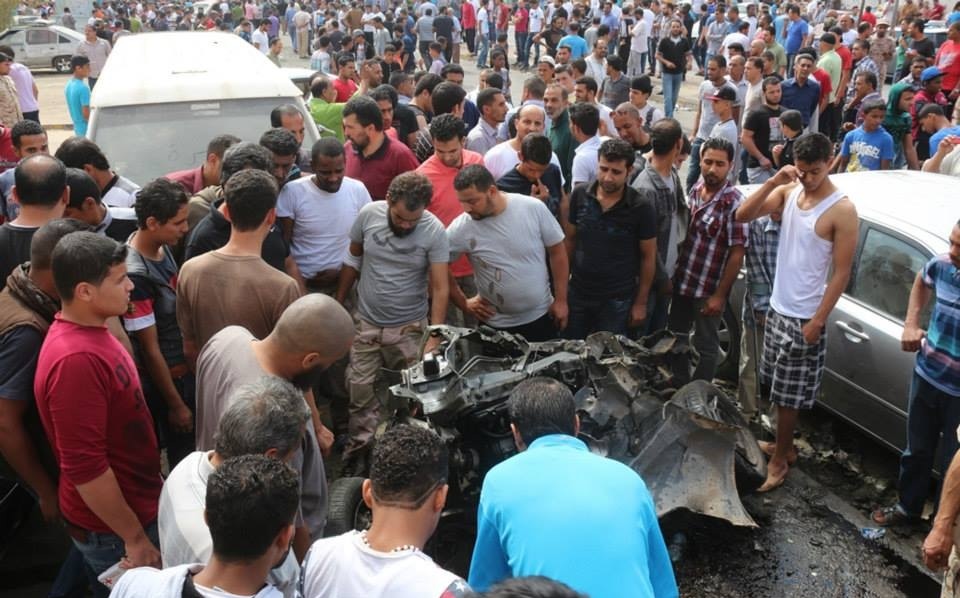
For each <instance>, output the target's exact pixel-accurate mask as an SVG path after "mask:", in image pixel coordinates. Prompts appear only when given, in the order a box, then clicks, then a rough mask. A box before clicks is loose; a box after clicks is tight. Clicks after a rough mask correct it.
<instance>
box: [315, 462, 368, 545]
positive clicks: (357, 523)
mask: <svg viewBox="0 0 960 598" xmlns="http://www.w3.org/2000/svg"><path fill="white" fill-rule="evenodd" d="M372 520H373V514H372V513H371V512H370V508H369V507H367V505H366V503H365V502H363V478H359V477H357V478H339V479H337V480H334V481H333V482H332V483H331V484H330V506H329V508H328V509H327V526H326V528H324V530H323V535H324V536H325V537H328V538H329V537H331V536H339V535H340V534H343V533H346V532H348V531H350V530H365V529H367V528H368V527H370V523H371V521H372Z"/></svg>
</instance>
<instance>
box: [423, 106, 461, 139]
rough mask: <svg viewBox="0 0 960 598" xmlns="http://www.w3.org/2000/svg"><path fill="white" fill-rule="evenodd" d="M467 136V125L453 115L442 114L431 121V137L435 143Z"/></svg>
mask: <svg viewBox="0 0 960 598" xmlns="http://www.w3.org/2000/svg"><path fill="white" fill-rule="evenodd" d="M466 136H467V125H466V124H465V123H464V122H463V120H462V119H460V118H458V117H456V116H454V115H452V114H449V113H448V114H441V115H440V116H436V117H434V118H433V120H432V121H430V137H431V138H432V139H433V140H434V141H450V140H452V139H463V138H464V137H466Z"/></svg>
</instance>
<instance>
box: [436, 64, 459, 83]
mask: <svg viewBox="0 0 960 598" xmlns="http://www.w3.org/2000/svg"><path fill="white" fill-rule="evenodd" d="M450 73H454V74H455V75H463V74H464V72H463V67H462V66H460V65H459V64H457V63H455V62H449V63H447V64H445V65H443V68H442V69H440V77H442V78H443V79H446V78H447V75H449V74H450Z"/></svg>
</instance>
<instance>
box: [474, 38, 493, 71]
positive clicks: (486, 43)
mask: <svg viewBox="0 0 960 598" xmlns="http://www.w3.org/2000/svg"><path fill="white" fill-rule="evenodd" d="M489 50H490V40H489V39H487V38H486V37H484V36H482V35H481V36H479V37H477V68H478V69H483V68H487V66H488V64H487V52H488V51H489Z"/></svg>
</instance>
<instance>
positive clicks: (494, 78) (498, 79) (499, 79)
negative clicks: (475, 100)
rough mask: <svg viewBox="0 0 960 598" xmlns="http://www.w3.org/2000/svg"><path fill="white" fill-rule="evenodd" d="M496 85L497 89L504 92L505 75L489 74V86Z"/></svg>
mask: <svg viewBox="0 0 960 598" xmlns="http://www.w3.org/2000/svg"><path fill="white" fill-rule="evenodd" d="M490 87H494V88H496V90H497V91H499V92H503V75H501V74H500V73H490V74H489V75H487V88H490Z"/></svg>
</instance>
